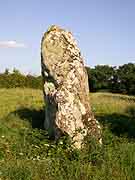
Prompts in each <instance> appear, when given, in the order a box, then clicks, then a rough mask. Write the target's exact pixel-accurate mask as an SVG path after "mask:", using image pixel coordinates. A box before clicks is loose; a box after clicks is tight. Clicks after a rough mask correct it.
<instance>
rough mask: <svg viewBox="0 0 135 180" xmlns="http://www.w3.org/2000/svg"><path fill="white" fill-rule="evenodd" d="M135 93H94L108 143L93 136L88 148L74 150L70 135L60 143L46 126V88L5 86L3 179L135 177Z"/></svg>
mask: <svg viewBox="0 0 135 180" xmlns="http://www.w3.org/2000/svg"><path fill="white" fill-rule="evenodd" d="M134 99H135V98H134V97H129V96H121V95H112V94H108V93H94V94H90V103H91V104H92V109H93V111H94V113H95V116H96V118H97V119H98V120H99V121H100V123H101V125H102V128H103V145H102V146H99V145H98V144H96V143H95V141H94V140H93V139H91V138H90V137H87V139H86V140H85V142H84V148H82V149H81V150H76V149H73V148H72V145H71V143H70V142H69V140H68V138H66V137H63V138H62V139H61V141H60V142H58V143H57V144H56V143H55V142H53V141H51V140H49V138H48V134H47V133H46V132H45V131H44V130H43V129H42V128H43V126H42V125H43V119H44V110H43V109H44V103H43V95H42V91H40V90H32V89H1V90H0V179H1V180H46V179H48V180H63V179H64V180H110V179H111V180H134V177H135V140H134V137H135V101H134Z"/></svg>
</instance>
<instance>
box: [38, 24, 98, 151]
mask: <svg viewBox="0 0 135 180" xmlns="http://www.w3.org/2000/svg"><path fill="white" fill-rule="evenodd" d="M41 66H42V76H43V80H44V88H43V89H44V97H45V104H46V107H45V121H44V127H45V129H46V130H47V131H48V133H49V136H50V137H54V138H55V139H56V140H57V139H59V138H60V136H62V135H63V134H68V135H69V136H70V137H72V138H73V140H74V141H75V146H76V147H77V148H80V147H81V143H82V142H83V139H84V136H85V135H87V134H89V135H92V136H93V137H95V138H96V139H97V140H98V141H99V142H101V128H100V125H99V123H98V122H97V121H96V119H95V118H94V116H93V113H92V111H91V107H90V101H89V86H88V76H87V73H86V70H85V67H84V63H83V58H82V56H81V53H80V50H79V48H78V47H77V44H76V42H75V40H74V38H73V36H72V34H71V32H68V31H66V30H64V29H61V28H60V27H58V26H55V25H53V26H51V27H50V28H49V29H48V31H47V32H46V33H45V34H44V36H43V38H42V43H41Z"/></svg>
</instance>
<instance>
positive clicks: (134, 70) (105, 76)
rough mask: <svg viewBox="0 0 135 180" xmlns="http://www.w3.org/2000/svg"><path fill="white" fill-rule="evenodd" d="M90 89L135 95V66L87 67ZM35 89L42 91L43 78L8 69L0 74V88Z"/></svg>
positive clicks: (131, 64) (92, 90) (132, 64)
mask: <svg viewBox="0 0 135 180" xmlns="http://www.w3.org/2000/svg"><path fill="white" fill-rule="evenodd" d="M86 70H87V73H88V81H89V88H90V91H91V92H97V91H106V92H113V93H122V94H129V95H135V64H134V63H128V64H124V65H122V66H119V67H116V66H114V67H113V66H108V65H97V66H95V67H94V68H90V67H86ZM16 87H21V88H25V87H26V88H34V89H42V87H43V82H42V76H33V75H30V74H28V75H24V74H22V73H21V72H20V71H19V70H17V69H14V70H13V72H12V73H10V72H9V70H8V69H6V70H5V72H4V73H1V74H0V88H16Z"/></svg>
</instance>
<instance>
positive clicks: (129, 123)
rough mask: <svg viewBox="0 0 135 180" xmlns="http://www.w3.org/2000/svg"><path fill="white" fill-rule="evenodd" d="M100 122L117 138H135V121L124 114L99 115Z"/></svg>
mask: <svg viewBox="0 0 135 180" xmlns="http://www.w3.org/2000/svg"><path fill="white" fill-rule="evenodd" d="M97 119H98V120H99V122H100V123H101V124H102V125H103V126H106V125H107V127H108V128H109V129H110V130H111V132H112V133H113V134H115V135H117V136H121V137H122V136H124V137H128V138H135V119H134V118H133V117H129V116H126V115H122V114H116V113H114V114H109V115H106V114H101V115H97Z"/></svg>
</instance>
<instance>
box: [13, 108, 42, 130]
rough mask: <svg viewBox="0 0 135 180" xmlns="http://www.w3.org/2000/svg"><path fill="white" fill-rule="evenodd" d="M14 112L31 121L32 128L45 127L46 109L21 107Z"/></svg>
mask: <svg viewBox="0 0 135 180" xmlns="http://www.w3.org/2000/svg"><path fill="white" fill-rule="evenodd" d="M12 113H14V114H16V115H18V116H19V117H20V118H21V119H23V120H27V121H29V122H30V123H31V125H32V128H38V129H44V128H43V124H44V116H45V111H44V110H42V109H40V110H36V109H29V108H20V109H17V110H16V111H14V112H12Z"/></svg>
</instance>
